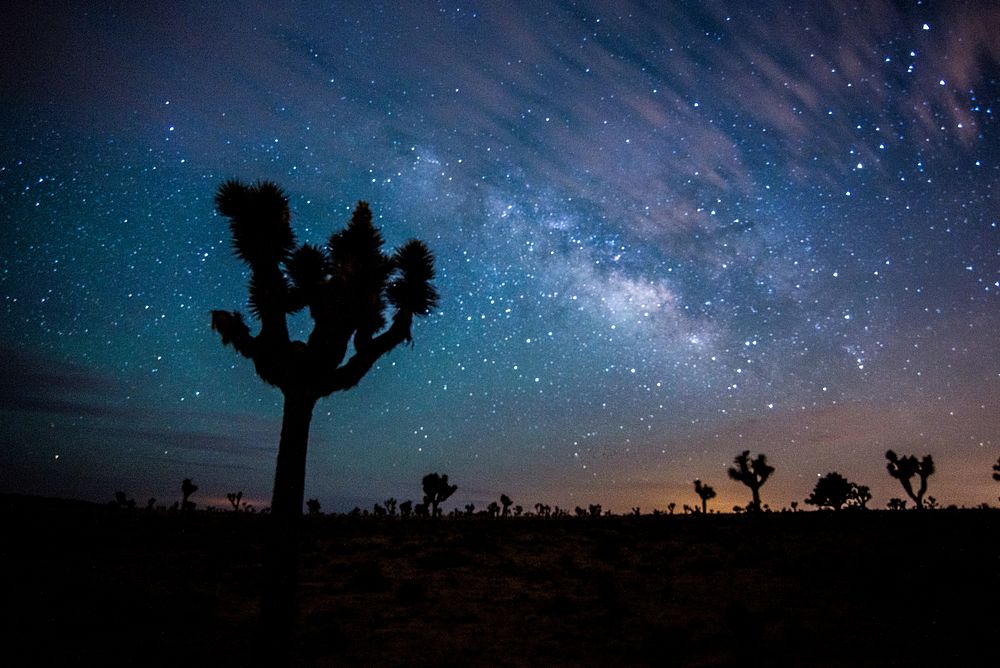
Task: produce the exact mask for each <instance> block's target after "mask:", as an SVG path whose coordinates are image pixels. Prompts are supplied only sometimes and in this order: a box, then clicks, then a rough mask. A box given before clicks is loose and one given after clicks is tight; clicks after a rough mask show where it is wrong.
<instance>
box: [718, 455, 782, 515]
mask: <svg viewBox="0 0 1000 668" xmlns="http://www.w3.org/2000/svg"><path fill="white" fill-rule="evenodd" d="M733 462H734V463H735V464H736V468H732V467H731V468H729V469H728V471H727V473H728V474H729V477H730V478H732V479H733V480H735V481H737V482H741V483H743V484H744V485H746V486H747V487H749V488H750V493H751V494H752V495H753V500H752V501H751V503H750V505H748V506H747V507H746V509H747V511H755V512H760V488H761V487H762V486H763V485H764V483H765V482H767V479H768V478H770V477H771V474H772V473H774V467H773V466H771V465H769V464H768V463H767V456H766V455H764V454H759V455H757V456H756V457H755V458H753V459H751V458H750V451H749V450H744V451H743V452H741V453H740V454H738V455H736V457H735V458H734V459H733Z"/></svg>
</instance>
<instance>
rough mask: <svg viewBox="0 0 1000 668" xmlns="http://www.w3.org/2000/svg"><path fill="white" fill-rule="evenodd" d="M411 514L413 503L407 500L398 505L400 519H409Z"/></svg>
mask: <svg viewBox="0 0 1000 668" xmlns="http://www.w3.org/2000/svg"><path fill="white" fill-rule="evenodd" d="M412 512H413V501H409V500H407V501H403V502H402V503H401V504H399V516H400V517H409V516H410V514H411V513H412Z"/></svg>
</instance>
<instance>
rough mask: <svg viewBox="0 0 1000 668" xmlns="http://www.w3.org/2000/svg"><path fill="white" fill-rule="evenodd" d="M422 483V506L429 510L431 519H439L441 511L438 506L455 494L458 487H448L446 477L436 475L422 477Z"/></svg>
mask: <svg viewBox="0 0 1000 668" xmlns="http://www.w3.org/2000/svg"><path fill="white" fill-rule="evenodd" d="M422 483H423V488H424V505H425V506H427V507H428V508H429V509H430V513H431V517H440V516H441V509H440V508H438V506H439V505H440V504H441V502H442V501H444V500H445V499H447V498H448V497H449V496H451V495H452V494H454V493H455V491H456V490H457V489H458V485H449V484H448V475H447V474H445V475H438V474H437V473H428V474H427V475H425V476H424V479H423V481H422Z"/></svg>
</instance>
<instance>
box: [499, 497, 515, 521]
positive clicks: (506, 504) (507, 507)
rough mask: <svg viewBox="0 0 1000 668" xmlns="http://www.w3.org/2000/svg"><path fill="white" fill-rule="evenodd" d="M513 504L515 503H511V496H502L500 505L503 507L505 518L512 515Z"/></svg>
mask: <svg viewBox="0 0 1000 668" xmlns="http://www.w3.org/2000/svg"><path fill="white" fill-rule="evenodd" d="M512 503H514V502H513V501H511V499H510V497H509V496H507V495H506V494H501V495H500V505H501V506H503V516H504V517H507V516H508V515H510V506H511V504H512Z"/></svg>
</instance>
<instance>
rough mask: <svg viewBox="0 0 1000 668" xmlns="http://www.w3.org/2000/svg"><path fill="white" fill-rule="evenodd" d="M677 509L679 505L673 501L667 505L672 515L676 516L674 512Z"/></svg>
mask: <svg viewBox="0 0 1000 668" xmlns="http://www.w3.org/2000/svg"><path fill="white" fill-rule="evenodd" d="M676 508H677V504H676V503H674V502H673V501H671V502H670V503H668V504H667V512H668V513H670V514H671V515H673V514H674V510H675V509H676Z"/></svg>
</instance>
